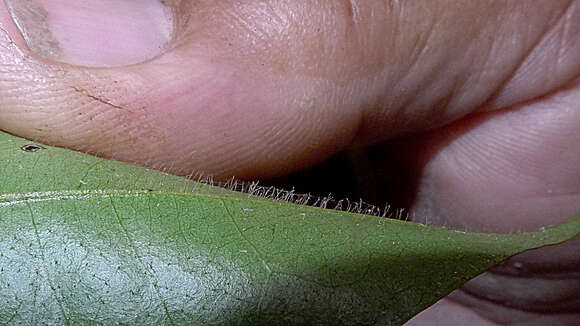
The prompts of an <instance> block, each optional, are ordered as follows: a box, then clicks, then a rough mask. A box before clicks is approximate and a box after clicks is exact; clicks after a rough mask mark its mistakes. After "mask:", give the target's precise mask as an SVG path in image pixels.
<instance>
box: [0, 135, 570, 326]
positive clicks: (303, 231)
mask: <svg viewBox="0 0 580 326" xmlns="http://www.w3.org/2000/svg"><path fill="white" fill-rule="evenodd" d="M0 160H1V165H0V169H1V171H0V184H1V186H0V324H3V325H4V324H8V325H20V324H43V325H44V324H65V325H66V324H69V325H79V324H91V325H92V324H94V325H100V324H111V325H112V324H133V325H164V324H166V325H254V324H256V325H289V324H294V325H300V324H303V325H375V324H384V325H401V324H402V323H404V322H405V321H406V320H408V319H410V318H411V317H412V316H413V315H415V314H416V313H418V312H419V311H421V310H423V309H425V308H426V307H428V306H429V305H431V304H433V303H434V302H436V301H437V300H438V299H439V298H441V297H443V296H445V295H446V294H448V293H449V292H451V291H452V290H454V289H455V288H457V287H459V286H460V285H461V284H463V283H464V282H465V281H467V280H468V279H470V278H472V277H474V276H476V275H477V274H479V273H481V272H483V271H484V270H486V269H487V268H489V267H491V266H493V265H495V264H497V263H498V262H500V261H501V260H502V259H505V258H506V257H509V256H511V255H514V254H516V253H519V252H521V251H524V250H527V249H530V248H536V247H541V246H544V245H549V244H556V243H560V242H563V241H565V240H567V239H569V238H571V237H573V236H574V235H576V234H578V233H579V232H580V218H574V219H571V220H569V221H568V222H567V223H566V224H563V225H560V226H556V227H553V228H547V229H544V230H540V231H537V232H531V233H521V234H483V233H466V232H460V231H454V230H449V229H445V228H439V227H428V226H423V225H419V224H414V223H408V222H401V221H397V220H389V219H385V218H378V217H373V216H365V215H357V214H351V213H346V212H340V211H332V210H325V209H320V208H315V207H306V206H299V205H294V204H288V203H283V202H277V201H272V200H267V199H262V198H256V197H250V196H248V195H247V194H242V193H235V192H231V191H227V190H224V189H221V188H216V187H210V186H207V185H203V184H199V183H195V182H192V181H188V180H186V179H183V178H179V177H174V176H170V175H166V174H163V173H160V172H155V171H149V170H147V169H143V168H139V167H134V166H131V165H128V164H123V163H119V162H114V161H108V160H103V159H99V158H95V157H92V156H89V155H85V154H80V153H76V152H72V151H68V150H63V149H59V148H53V147H48V146H46V147H42V148H41V147H38V145H35V144H33V143H31V142H29V141H26V140H23V139H19V138H15V137H12V136H9V135H6V134H0Z"/></svg>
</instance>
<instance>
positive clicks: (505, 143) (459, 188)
mask: <svg viewBox="0 0 580 326" xmlns="http://www.w3.org/2000/svg"><path fill="white" fill-rule="evenodd" d="M579 84H580V83H578V82H576V83H574V84H571V85H570V87H569V88H568V89H565V90H562V91H560V92H557V93H554V94H551V95H549V96H546V97H544V98H542V99H539V100H536V101H532V102H529V103H526V104H524V105H520V106H516V107H513V108H511V109H509V110H505V111H500V112H495V113H488V114H483V115H478V116H474V117H473V118H471V119H465V120H463V121H460V122H457V123H455V124H453V125H451V126H449V127H447V128H445V129H443V130H441V131H438V132H436V133H433V134H431V135H430V137H429V138H427V137H425V138H423V140H422V141H418V143H417V145H418V144H419V143H420V144H421V146H422V147H423V148H426V149H427V151H426V154H425V156H424V157H423V160H422V163H421V164H420V172H418V173H419V175H421V177H420V180H419V181H418V188H417V189H416V191H417V196H416V198H415V202H414V206H413V213H414V215H415V216H416V217H418V219H419V220H422V221H425V219H421V218H419V217H426V216H428V217H429V220H428V222H429V223H434V224H440V225H447V226H451V227H460V228H467V229H475V230H485V231H498V232H515V231H523V230H532V229H538V228H540V227H544V226H548V225H553V224H557V223H560V222H562V221H563V220H564V219H566V218H568V217H570V216H573V215H576V214H578V213H579V212H580V148H579V147H578V141H579V140H580V129H579V128H578V126H580V105H579V104H578V103H580V86H579ZM579 272H580V237H577V238H576V239H575V240H572V241H570V242H568V243H565V244H563V245H560V246H555V247H547V248H542V249H539V250H534V251H531V252H527V253H524V254H522V255H518V256H516V257H513V258H512V259H510V260H509V261H508V262H506V263H505V264H503V265H501V266H499V267H497V268H495V269H493V270H492V271H490V272H488V273H486V274H484V275H482V276H480V277H478V278H476V279H475V280H472V281H470V282H469V283H467V285H466V286H464V287H463V288H462V289H461V290H460V291H457V292H456V293H455V294H454V295H453V296H451V297H450V299H448V300H452V301H455V302H456V303H459V305H457V304H454V303H441V306H446V307H448V308H449V309H451V308H450V307H452V306H453V307H455V308H453V309H465V307H469V308H470V309H471V310H473V311H476V312H478V313H479V314H480V315H482V316H484V317H485V318H487V319H488V320H494V321H496V322H498V323H499V324H506V323H507V324H512V323H513V324H517V323H518V322H519V323H522V325H523V324H525V323H526V322H527V321H529V320H530V318H532V317H533V318H539V317H540V316H541V318H540V319H538V320H541V321H542V323H548V321H550V322H549V323H550V324H566V321H567V320H568V321H569V320H578V319H577V318H579V315H578V311H579V310H580V305H578V303H579V302H580V297H579V296H578V294H579V293H580V282H579V280H578V277H577V275H578V273H579ZM446 309H447V308H446ZM436 310H437V308H434V310H433V311H431V312H429V311H427V312H425V314H424V316H423V317H421V318H427V319H429V318H430V317H429V316H431V315H430V314H436ZM548 316H549V319H547V318H548ZM573 318H576V319H573ZM526 325H527V324H526ZM538 325H539V324H538Z"/></svg>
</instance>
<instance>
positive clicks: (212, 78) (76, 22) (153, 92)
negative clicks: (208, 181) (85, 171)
mask: <svg viewBox="0 0 580 326" xmlns="http://www.w3.org/2000/svg"><path fill="white" fill-rule="evenodd" d="M184 3H185V4H184V5H176V4H172V6H165V5H163V4H162V3H161V2H159V1H157V0H143V1H118V0H106V1H82V2H70V1H50V0H36V1H19V0H10V1H6V4H5V3H4V2H0V27H1V28H2V30H3V32H2V33H1V35H0V61H1V62H0V67H1V68H0V69H1V72H0V75H1V78H0V79H1V80H0V108H1V109H0V128H2V129H4V130H6V131H8V132H10V133H13V134H17V135H20V136H24V137H26V138H29V139H34V140H37V141H40V142H44V143H48V144H52V145H56V146H61V147H67V148H72V149H76V150H80V151H84V152H89V153H91V154H95V155H99V156H104V157H108V158H113V159H117V160H122V161H128V162H133V163H138V164H141V165H145V166H148V167H152V168H156V169H161V170H166V171H169V172H172V173H175V174H181V175H187V174H191V173H194V172H195V171H203V172H204V173H209V174H213V175H215V176H217V177H225V176H229V175H236V176H237V177H240V178H249V177H268V176H271V175H277V174H282V173H286V172H287V170H289V169H291V168H292V169H295V168H297V167H298V168H299V167H300V166H306V165H310V164H314V163H316V162H318V161H320V160H322V159H324V158H325V157H326V156H328V155H331V154H332V153H334V152H336V151H337V150H338V148H339V147H341V146H344V144H345V143H346V142H348V141H349V138H350V137H352V134H354V125H355V121H356V119H353V117H354V115H353V114H351V113H349V112H347V111H346V110H345V111H344V113H338V114H335V115H333V116H332V117H330V118H329V117H326V119H325V120H324V121H322V120H320V119H319V117H317V116H316V114H311V113H310V112H308V111H309V108H310V107H312V106H313V105H315V102H316V101H317V100H316V99H314V96H313V95H314V94H316V92H317V91H320V89H321V87H316V85H311V86H309V89H306V88H305V87H304V86H301V85H300V83H299V81H291V80H288V79H284V80H283V82H284V87H285V89H291V92H295V93H297V94H296V96H293V97H292V103H289V102H290V101H288V100H286V98H288V96H290V95H289V94H288V92H286V94H281V92H280V88H281V86H280V83H281V82H282V79H281V78H279V77H276V76H272V75H266V74H259V73H255V71H256V70H255V69H250V68H247V66H244V65H242V64H240V63H239V62H237V61H235V60H230V59H227V58H226V56H224V55H223V53H222V54H220V53H218V52H217V51H216V50H215V49H212V48H210V47H209V46H208V45H207V44H209V43H210V41H207V40H203V39H202V38H200V37H197V38H196V42H193V41H191V40H190V39H187V38H188V37H192V38H193V36H190V35H192V33H193V32H191V29H192V28H193V27H191V26H190V25H186V23H185V22H184V20H189V19H190V18H192V17H189V16H186V15H185V14H183V13H194V12H197V11H199V10H197V11H196V10H192V9H191V8H185V7H191V6H194V5H192V4H191V3H190V2H189V1H186V2H184ZM206 7H208V9H206V10H216V11H217V10H218V9H219V8H218V6H213V7H212V8H209V7H210V6H206ZM204 15H207V17H208V20H211V19H212V17H213V18H215V15H213V14H211V13H208V12H204ZM206 26H207V24H206ZM195 28H197V26H195ZM212 37H216V36H215V34H214V35H212ZM217 37H219V35H218V36H217ZM238 48H239V47H238ZM250 72H251V73H250ZM322 87H323V86H322ZM318 105H319V106H324V105H325V104H324V103H318ZM307 113H308V116H309V118H308V119H306V117H305V115H306V114H307ZM314 126H316V128H313V127H314ZM329 126H339V128H340V129H333V130H330V127H329ZM321 153H322V154H321Z"/></svg>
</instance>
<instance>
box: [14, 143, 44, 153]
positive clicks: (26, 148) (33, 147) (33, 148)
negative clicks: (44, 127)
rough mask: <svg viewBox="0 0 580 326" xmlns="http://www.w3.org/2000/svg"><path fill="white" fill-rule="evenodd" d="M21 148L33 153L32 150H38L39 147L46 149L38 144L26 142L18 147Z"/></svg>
mask: <svg viewBox="0 0 580 326" xmlns="http://www.w3.org/2000/svg"><path fill="white" fill-rule="evenodd" d="M20 149H21V150H23V151H25V152H27V153H34V152H38V151H39V150H41V149H46V148H44V147H42V146H40V145H35V144H28V145H24V146H22V147H20Z"/></svg>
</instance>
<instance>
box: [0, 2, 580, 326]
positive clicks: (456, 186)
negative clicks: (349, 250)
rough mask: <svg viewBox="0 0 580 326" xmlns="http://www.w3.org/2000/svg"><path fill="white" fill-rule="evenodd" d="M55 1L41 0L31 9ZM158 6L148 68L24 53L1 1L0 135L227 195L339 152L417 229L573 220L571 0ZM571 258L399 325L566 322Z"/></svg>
mask: <svg viewBox="0 0 580 326" xmlns="http://www.w3.org/2000/svg"><path fill="white" fill-rule="evenodd" d="M43 1H44V0H43ZM8 3H10V1H8ZM62 3H63V1H57V0H55V1H48V0H46V1H44V5H45V6H46V9H47V10H48V12H49V13H50V12H51V10H54V12H57V11H58V10H57V7H58V6H62ZM128 3H129V2H128ZM165 4H166V5H167V6H168V7H169V8H170V9H171V12H172V14H173V19H174V20H173V21H171V27H172V33H171V37H170V39H168V40H167V43H166V44H165V43H163V42H161V43H160V45H163V46H162V47H160V49H162V51H161V52H159V53H158V55H157V56H153V57H152V58H150V57H147V58H140V57H139V53H136V52H135V53H131V50H130V49H131V47H129V50H127V51H128V52H125V53H119V54H115V53H112V54H110V55H109V59H108V61H106V62H105V63H102V62H101V63H99V64H98V65H99V66H100V67H98V68H95V67H87V65H89V66H95V65H97V64H96V63H95V62H93V61H86V62H81V61H74V60H73V59H71V58H72V57H73V55H72V54H70V53H71V52H67V51H65V50H64V49H57V50H60V52H59V51H56V52H44V54H42V53H41V55H39V53H38V52H39V51H36V52H32V51H31V50H30V48H29V47H27V44H26V42H25V39H24V38H23V36H22V35H21V34H20V33H19V32H18V29H17V27H16V25H15V24H14V22H13V20H12V19H11V17H10V14H9V11H8V8H7V7H6V6H5V5H4V3H1V4H0V27H1V28H2V33H0V128H1V129H3V130H5V131H8V132H10V133H13V134H16V135H19V136H23V137H26V138H30V139H34V140H38V141H41V142H44V143H47V144H52V145H58V146H62V147H67V148H72V149H76V150H80V151H85V152H89V153H92V154H97V155H100V156H104V157H109V158H113V159H118V160H123V161H128V162H132V163H136V164H140V165H144V166H148V167H153V168H157V169H162V170H165V171H168V172H171V173H175V174H179V175H188V174H191V173H192V172H193V171H203V172H205V173H208V174H213V175H215V176H216V177H217V178H227V177H229V176H232V175H233V176H236V177H238V178H241V179H246V180H255V179H267V178H271V177H275V176H282V175H286V174H288V173H290V172H293V171H297V170H300V169H304V168H307V167H311V166H313V165H316V164H319V163H321V162H323V161H324V160H326V159H328V158H329V157H331V156H332V155H333V154H335V153H338V152H340V151H345V150H346V151H350V152H352V153H356V154H353V155H354V156H353V157H354V158H355V159H354V161H355V162H357V163H356V164H357V165H358V167H359V170H361V171H364V173H361V174H367V175H366V176H365V175H362V176H358V177H362V178H365V177H366V179H372V180H374V181H373V182H374V184H371V185H369V186H368V187H367V188H369V189H371V188H373V187H375V189H378V191H379V192H380V191H381V184H382V182H384V180H390V179H391V178H392V176H393V175H399V176H400V175H404V176H405V178H404V182H403V184H404V185H406V186H404V187H402V188H401V189H400V194H399V195H398V196H400V197H403V198H405V201H406V202H407V203H408V207H409V208H410V209H411V211H412V216H414V217H415V219H416V220H419V221H423V222H427V223H433V224H440V225H447V226H452V227H457V228H463V229H475V230H484V231H501V232H510V231H521V230H530V229H536V228H539V227H542V226H546V225H551V224H554V223H558V222H561V221H562V220H564V219H565V218H567V217H569V216H571V215H574V214H576V213H578V212H580V147H579V146H578V140H580V128H579V127H580V1H570V0H561V1H560V0H554V1H543V0H529V1H508V0H505V1H499V0H498V1H491V0H488V1H459V0H446V1H443V0H435V1H432V0H424V1H420V0H416V1H387V0H365V1H356V0H350V1H339V0H325V1H311V0H295V1H280V0H262V1H254V0H242V1H229V0H223V1H221V0H201V1H179V0H175V1H165ZM107 5H108V6H114V5H115V4H114V2H113V3H112V4H107ZM133 5H135V6H138V5H139V4H133ZM97 12H98V11H97ZM112 12H115V11H114V10H113V11H112ZM143 12H145V11H143ZM147 12H149V11H147ZM151 12H155V11H154V10H153V11H151ZM49 16H50V15H49ZM75 17H79V16H78V15H73V14H68V15H65V14H61V16H59V18H58V19H60V21H61V22H66V23H67V24H69V25H71V26H76V25H75V24H78V23H79V22H78V21H75V19H77V18H75ZM148 19H159V20H158V21H155V24H157V25H155V26H164V25H163V24H164V21H163V19H166V18H164V17H163V16H162V15H155V16H154V17H148ZM96 21H97V24H96V27H95V28H96V29H95V31H96V32H95V35H94V38H92V39H89V41H88V42H92V41H95V40H99V37H102V38H105V37H110V38H113V39H114V38H115V37H119V38H121V37H122V38H123V39H121V40H118V41H119V42H121V41H123V40H126V42H159V39H162V37H163V35H164V34H163V33H160V34H155V35H157V36H159V38H156V39H155V40H153V39H151V40H140V41H134V40H136V39H137V38H132V37H130V36H131V35H123V36H116V35H111V33H107V34H105V32H103V33H101V34H99V30H101V31H104V29H105V27H106V25H107V24H106V23H105V22H104V21H103V24H102V26H99V24H98V22H99V20H98V19H97V20H96ZM147 21H148V20H147ZM59 33H66V31H64V32H63V31H60V32H58V31H56V30H55V31H53V35H52V36H51V37H54V38H55V39H56V41H57V42H56V44H58V43H59V42H60V43H61V44H63V43H62V42H64V41H63V36H62V35H63V34H59ZM136 33H137V32H136ZM140 34H143V33H140ZM99 35H100V36H99ZM43 37H44V36H43ZM137 45H140V44H135V48H138V47H137ZM141 45H142V44H141ZM53 50H54V49H53ZM103 51H108V50H106V49H103ZM46 53H57V54H56V55H51V56H48V55H47V54H46ZM77 59H78V56H77ZM145 59H147V60H145ZM143 60H145V61H143ZM71 63H73V64H71ZM371 154H372V155H371ZM168 162H170V163H168ZM361 162H363V163H361ZM393 162H395V163H397V164H398V166H401V167H402V168H401V169H402V171H403V173H401V171H400V170H398V171H389V169H386V168H385V166H391V165H388V164H393ZM355 170H356V169H355ZM369 175H370V176H371V177H370V178H369ZM371 190H372V189H371ZM419 217H422V218H419ZM578 253H580V238H576V239H574V240H572V241H570V242H568V243H566V244H564V245H561V246H557V247H550V248H544V249H541V250H536V251H533V252H528V253H525V254H522V255H520V256H517V257H514V258H512V259H511V260H510V261H509V262H507V263H506V264H504V265H502V266H499V267H498V268H496V269H494V270H492V271H490V272H488V273H486V274H485V275H482V276H481V277H479V278H477V279H475V280H473V281H471V282H469V283H468V284H467V285H466V286H464V287H463V288H462V289H461V290H458V291H456V292H455V293H454V294H452V295H451V296H449V297H448V298H446V299H443V300H442V301H440V302H439V303H438V304H436V305H435V306H433V307H431V308H430V309H428V310H427V311H425V312H423V313H421V314H420V315H418V316H417V317H416V318H414V319H413V320H412V321H410V322H409V323H408V324H407V325H421V326H424V325H465V324H467V323H470V324H471V325H478V326H479V325H575V322H576V324H577V321H578V320H580V303H579V302H580V280H579V279H578V273H580V254H578Z"/></svg>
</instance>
